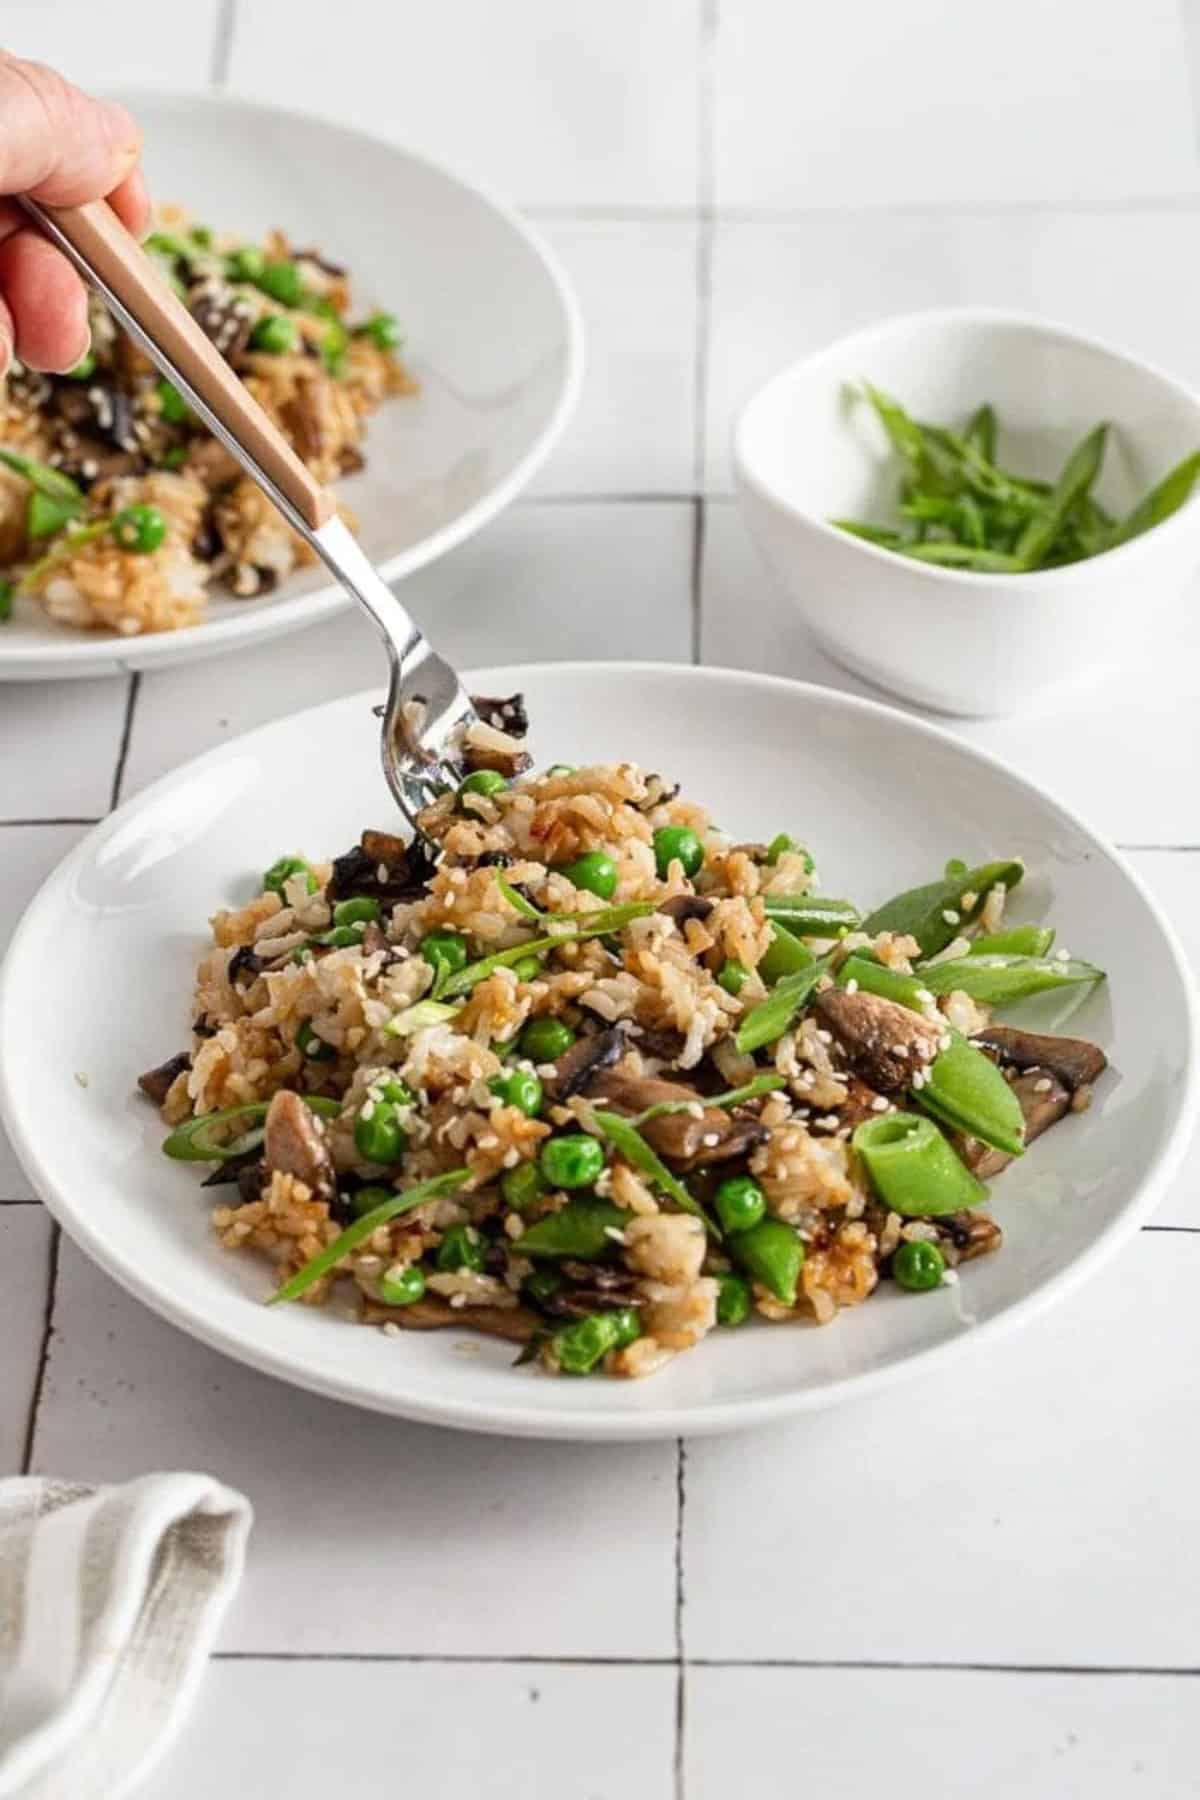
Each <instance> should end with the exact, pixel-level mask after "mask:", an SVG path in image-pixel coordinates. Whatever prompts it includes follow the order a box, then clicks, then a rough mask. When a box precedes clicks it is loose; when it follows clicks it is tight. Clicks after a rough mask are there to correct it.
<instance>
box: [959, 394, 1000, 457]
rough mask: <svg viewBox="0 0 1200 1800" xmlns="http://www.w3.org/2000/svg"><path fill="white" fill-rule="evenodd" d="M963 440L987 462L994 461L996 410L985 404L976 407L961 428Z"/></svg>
mask: <svg viewBox="0 0 1200 1800" xmlns="http://www.w3.org/2000/svg"><path fill="white" fill-rule="evenodd" d="M963 440H964V442H965V443H968V444H971V445H973V446H974V448H975V449H976V450H978V452H979V454H980V456H982V457H985V458H986V459H987V461H988V462H990V463H991V462H995V460H996V410H995V408H994V407H993V406H990V405H988V404H987V402H985V403H984V404H983V405H982V406H979V407H976V409H975V411H974V412H973V413H972V414H971V416H970V418H969V419H968V420H967V423H966V425H965V426H964V428H963Z"/></svg>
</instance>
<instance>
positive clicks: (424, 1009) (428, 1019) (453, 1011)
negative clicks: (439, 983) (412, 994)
mask: <svg viewBox="0 0 1200 1800" xmlns="http://www.w3.org/2000/svg"><path fill="white" fill-rule="evenodd" d="M461 1010H462V1009H461V1007H458V1006H443V1005H442V1002H441V1001H440V1000H418V1001H417V1003H416V1005H415V1006H410V1007H408V1008H407V1009H406V1011H404V1012H401V1013H397V1014H396V1016H395V1018H394V1019H389V1020H388V1022H387V1024H386V1025H385V1026H384V1028H383V1032H384V1036H385V1037H412V1036H413V1035H414V1034H415V1033H416V1032H418V1031H425V1030H427V1029H428V1027H429V1026H430V1025H445V1024H446V1023H447V1022H448V1021H449V1020H450V1019H454V1018H457V1016H458V1014H459V1013H460V1011H461Z"/></svg>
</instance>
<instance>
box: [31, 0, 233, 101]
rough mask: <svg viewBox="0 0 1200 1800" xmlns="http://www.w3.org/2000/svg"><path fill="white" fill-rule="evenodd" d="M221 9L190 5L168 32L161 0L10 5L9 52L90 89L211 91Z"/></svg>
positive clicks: (206, 2)
mask: <svg viewBox="0 0 1200 1800" xmlns="http://www.w3.org/2000/svg"><path fill="white" fill-rule="evenodd" d="M220 10H221V4H220V0H188V5H187V6H181V7H175V8H172V11H171V23H170V29H169V30H164V29H163V11H162V6H161V4H160V3H159V0H105V4H104V5H103V6H96V5H93V4H91V0H5V6H4V47H5V49H6V50H14V51H15V52H16V53H17V55H18V56H29V57H33V58H35V59H36V60H37V61H38V62H46V63H52V64H53V65H54V66H55V67H56V68H59V69H61V70H62V71H63V73H64V74H67V75H70V76H71V78H72V80H74V81H77V82H79V83H80V85H82V86H106V85H111V86H113V87H118V86H119V87H121V88H126V87H129V86H131V85H132V84H134V83H136V82H164V83H165V82H175V83H176V84H178V85H179V86H181V87H203V86H204V84H205V82H206V81H207V80H208V76H209V68H210V59H211V54H212V46H213V41H214V37H215V33H216V29H217V19H218V17H219V14H220Z"/></svg>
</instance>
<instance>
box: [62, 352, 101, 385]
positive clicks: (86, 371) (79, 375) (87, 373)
mask: <svg viewBox="0 0 1200 1800" xmlns="http://www.w3.org/2000/svg"><path fill="white" fill-rule="evenodd" d="M95 373H96V358H95V357H94V356H93V355H92V352H91V351H90V350H85V351H84V353H83V355H82V356H81V357H80V359H79V361H78V362H77V363H76V364H75V367H74V368H73V369H68V370H67V380H68V381H88V380H90V378H91V377H92V376H93V375H94V374H95Z"/></svg>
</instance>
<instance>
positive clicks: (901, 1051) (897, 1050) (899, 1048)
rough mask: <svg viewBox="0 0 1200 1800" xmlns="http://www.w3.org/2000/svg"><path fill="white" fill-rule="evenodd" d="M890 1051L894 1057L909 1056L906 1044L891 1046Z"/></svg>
mask: <svg viewBox="0 0 1200 1800" xmlns="http://www.w3.org/2000/svg"><path fill="white" fill-rule="evenodd" d="M892 1050H893V1053H894V1054H895V1055H896V1056H905V1057H906V1056H907V1055H908V1054H909V1049H908V1045H907V1044H893V1045H892Z"/></svg>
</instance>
